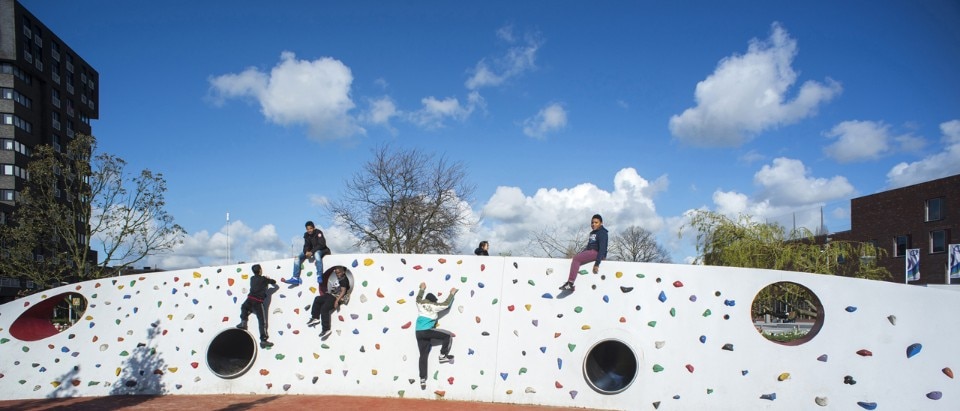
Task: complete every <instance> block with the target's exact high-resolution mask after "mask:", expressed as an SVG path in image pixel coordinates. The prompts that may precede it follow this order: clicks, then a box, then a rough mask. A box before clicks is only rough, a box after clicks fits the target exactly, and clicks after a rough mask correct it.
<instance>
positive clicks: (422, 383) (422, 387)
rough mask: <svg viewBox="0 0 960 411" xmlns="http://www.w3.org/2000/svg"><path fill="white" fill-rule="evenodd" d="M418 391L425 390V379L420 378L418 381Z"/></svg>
mask: <svg viewBox="0 0 960 411" xmlns="http://www.w3.org/2000/svg"><path fill="white" fill-rule="evenodd" d="M420 389H421V390H425V389H427V379H426V378H421V379H420Z"/></svg>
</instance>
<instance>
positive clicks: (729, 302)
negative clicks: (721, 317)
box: [723, 300, 737, 307]
mask: <svg viewBox="0 0 960 411" xmlns="http://www.w3.org/2000/svg"><path fill="white" fill-rule="evenodd" d="M723 305H725V306H727V307H733V306H735V305H737V302H736V301H735V300H723Z"/></svg>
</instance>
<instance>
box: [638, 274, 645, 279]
mask: <svg viewBox="0 0 960 411" xmlns="http://www.w3.org/2000/svg"><path fill="white" fill-rule="evenodd" d="M637 278H647V276H645V275H643V274H637Z"/></svg>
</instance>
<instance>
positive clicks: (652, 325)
mask: <svg viewBox="0 0 960 411" xmlns="http://www.w3.org/2000/svg"><path fill="white" fill-rule="evenodd" d="M647 325H649V326H650V327H656V326H657V322H656V321H650V322H648V323H647Z"/></svg>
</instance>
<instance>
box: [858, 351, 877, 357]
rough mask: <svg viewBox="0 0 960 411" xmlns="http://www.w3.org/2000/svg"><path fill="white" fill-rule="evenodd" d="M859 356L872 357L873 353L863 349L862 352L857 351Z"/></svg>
mask: <svg viewBox="0 0 960 411" xmlns="http://www.w3.org/2000/svg"><path fill="white" fill-rule="evenodd" d="M857 355H859V356H861V357H872V356H873V353H872V352H870V350H867V349H862V350H857Z"/></svg>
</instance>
